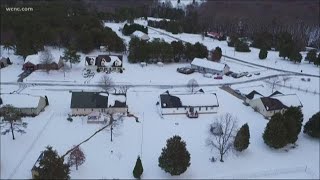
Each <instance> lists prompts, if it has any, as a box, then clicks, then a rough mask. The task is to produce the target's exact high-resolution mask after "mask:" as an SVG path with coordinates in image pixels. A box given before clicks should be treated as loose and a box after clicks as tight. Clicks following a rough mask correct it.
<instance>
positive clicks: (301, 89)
mask: <svg viewBox="0 0 320 180" xmlns="http://www.w3.org/2000/svg"><path fill="white" fill-rule="evenodd" d="M265 82H266V83H269V84H272V83H271V82H269V81H268V80H266V81H265ZM275 85H276V86H279V87H285V88H289V89H294V90H298V91H302V92H306V93H312V94H320V92H319V90H317V89H315V90H313V91H312V90H310V89H308V88H307V87H306V88H301V87H300V86H298V87H296V86H292V84H290V85H284V84H275Z"/></svg>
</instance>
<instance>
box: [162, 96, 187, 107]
mask: <svg viewBox="0 0 320 180" xmlns="http://www.w3.org/2000/svg"><path fill="white" fill-rule="evenodd" d="M160 102H161V107H162V108H177V107H182V103H181V100H180V98H178V97H176V96H172V95H170V94H168V93H166V94H161V95H160Z"/></svg>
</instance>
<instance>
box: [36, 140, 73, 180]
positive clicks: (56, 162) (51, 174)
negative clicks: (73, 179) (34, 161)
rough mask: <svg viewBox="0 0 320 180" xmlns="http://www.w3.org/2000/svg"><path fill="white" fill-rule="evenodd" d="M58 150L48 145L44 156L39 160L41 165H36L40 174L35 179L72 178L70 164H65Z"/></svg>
mask: <svg viewBox="0 0 320 180" xmlns="http://www.w3.org/2000/svg"><path fill="white" fill-rule="evenodd" d="M63 161H64V160H63V159H61V158H60V157H59V155H58V153H57V151H55V150H53V149H52V147H50V146H48V147H47V148H46V150H45V151H43V157H42V158H41V159H40V161H39V166H38V167H36V171H37V172H38V175H36V176H35V179H70V176H69V174H70V168H69V165H68V164H64V162H63Z"/></svg>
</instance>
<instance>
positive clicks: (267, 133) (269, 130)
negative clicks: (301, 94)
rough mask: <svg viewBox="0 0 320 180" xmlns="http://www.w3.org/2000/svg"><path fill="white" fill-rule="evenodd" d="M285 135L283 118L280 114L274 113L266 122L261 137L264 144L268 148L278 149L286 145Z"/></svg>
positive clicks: (285, 129)
mask: <svg viewBox="0 0 320 180" xmlns="http://www.w3.org/2000/svg"><path fill="white" fill-rule="evenodd" d="M287 134H288V132H287V128H286V127H285V124H284V119H283V116H282V115H281V114H280V113H276V114H274V115H273V116H272V117H271V120H270V121H269V122H268V124H267V126H266V128H265V130H264V133H263V135H262V137H263V140H264V143H266V144H267V145H268V146H270V147H272V148H275V149H279V148H282V147H284V146H285V145H287Z"/></svg>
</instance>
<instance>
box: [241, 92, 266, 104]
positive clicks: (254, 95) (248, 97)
mask: <svg viewBox="0 0 320 180" xmlns="http://www.w3.org/2000/svg"><path fill="white" fill-rule="evenodd" d="M261 97H264V96H263V95H262V94H260V93H259V92H257V91H255V90H253V91H251V92H250V93H249V94H247V95H245V98H246V99H245V103H246V104H248V105H250V101H251V100H253V99H257V98H261Z"/></svg>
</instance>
